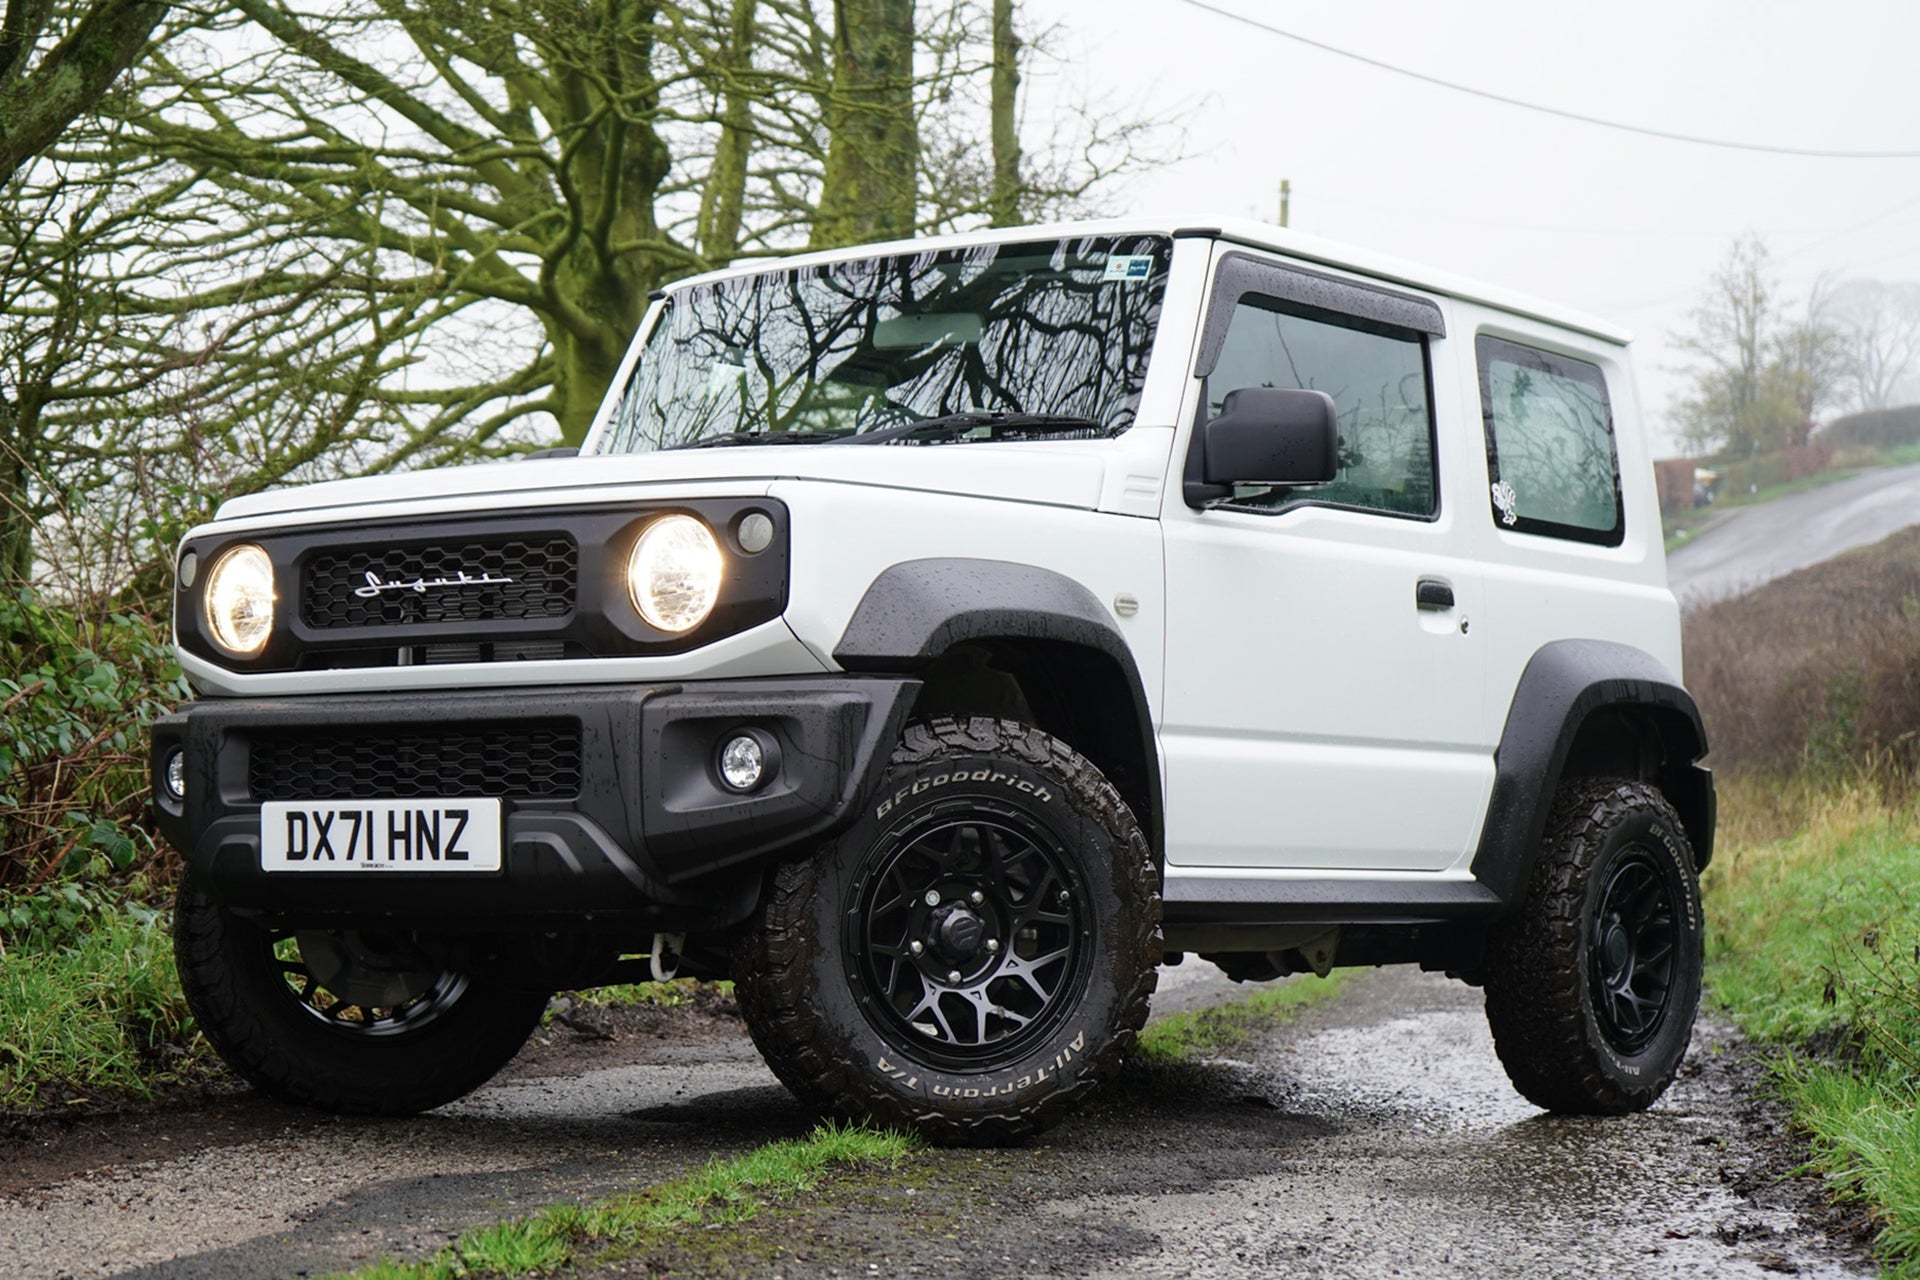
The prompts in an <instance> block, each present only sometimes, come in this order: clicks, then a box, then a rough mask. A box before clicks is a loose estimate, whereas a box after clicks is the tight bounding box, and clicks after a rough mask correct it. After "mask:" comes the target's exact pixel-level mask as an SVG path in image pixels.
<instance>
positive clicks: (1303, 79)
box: [1023, 0, 1920, 453]
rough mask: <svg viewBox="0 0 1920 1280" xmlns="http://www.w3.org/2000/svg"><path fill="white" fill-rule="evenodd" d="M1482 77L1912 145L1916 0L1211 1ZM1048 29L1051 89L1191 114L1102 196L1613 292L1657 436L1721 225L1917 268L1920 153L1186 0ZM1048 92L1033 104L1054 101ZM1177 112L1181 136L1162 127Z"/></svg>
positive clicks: (1128, 107) (1058, 11) (1073, 18)
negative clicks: (1166, 155)
mask: <svg viewBox="0 0 1920 1280" xmlns="http://www.w3.org/2000/svg"><path fill="white" fill-rule="evenodd" d="M1207 3H1209V4H1211V5H1214V6H1216V7H1218V8H1221V9H1226V10H1230V11H1233V12H1236V13H1240V14H1244V15H1246V16H1248V17H1251V18H1254V19H1257V20H1258V21H1261V22H1264V23H1267V24H1269V25H1271V26H1276V27H1280V28H1282V29H1284V30H1287V31H1291V32H1294V33H1297V34H1299V35H1301V36H1305V37H1308V38H1310V39H1312V40H1316V41H1319V42H1321V43H1323V44H1328V45H1333V46H1336V47H1338V48H1341V49H1345V50H1349V51H1351V52H1353V53H1357V54H1361V55H1364V56H1366V57H1368V58H1372V59H1376V60H1378V61H1381V62H1387V63H1391V64H1395V65H1397V66H1403V67H1406V68H1409V69H1412V70H1415V71H1418V72H1421V73H1424V74H1427V75H1431V76H1435V77H1438V78H1441V79H1445V80H1450V81H1456V82H1458V83H1461V84H1465V85H1469V86H1472V87H1473V88H1476V89H1481V90H1484V91H1487V92H1490V93H1496V94H1500V95H1503V96H1506V97H1510V98H1517V99H1522V100H1525V101H1528V102H1536V103H1540V104H1543V105H1546V106H1550V107H1554V108H1558V109H1560V110H1563V111H1569V112H1575V113H1579V114H1583V115H1588V116H1596V117H1601V118H1605V119H1608V120H1617V121H1621V122H1624V123H1628V124H1633V125H1639V126H1643V127H1646V128H1652V129H1659V130H1665V131H1669V132H1676V133H1684V134H1691V135H1697V136H1703V137H1709V138H1716V139H1725V140H1730V141H1737V142H1748V143H1763V144H1767V145H1772V146H1783V147H1799V148H1812V149H1823V150H1846V151H1871V150H1890V151H1909V152H1917V153H1920V93H1917V92H1916V89H1915V85H1916V82H1920V4H1916V3H1914V2H1913V0H1823V2H1822V3H1818V4H1815V3H1808V2H1803V0H1663V2H1660V3H1653V2H1651V0H1616V2H1615V3H1612V4H1608V5H1604V6H1602V5H1593V6H1578V7H1577V8H1576V6H1574V5H1571V4H1565V3H1551V2H1548V3H1543V2H1542V0H1471V2H1470V3H1467V2H1464V0H1456V2H1455V3H1436V2H1435V0H1207ZM1023 13H1024V16H1025V20H1026V22H1027V23H1028V25H1029V26H1030V27H1038V26H1053V27H1055V28H1056V30H1055V32H1054V36H1053V39H1052V47H1053V50H1054V52H1055V53H1056V54H1057V55H1059V56H1058V57H1057V58H1055V59H1041V60H1039V61H1038V62H1037V63H1036V64H1035V66H1034V68H1033V74H1032V75H1030V77H1029V80H1030V87H1031V89H1032V91H1033V93H1032V98H1031V100H1030V111H1031V112H1032V115H1031V116H1030V118H1029V122H1028V131H1029V132H1030V133H1032V132H1035V131H1037V130H1038V129H1040V128H1042V127H1043V122H1044V116H1045V113H1046V111H1047V103H1048V102H1049V100H1050V98H1051V96H1052V95H1056V94H1063V93H1064V94H1067V95H1070V96H1075V97H1079V98H1085V99H1090V100H1092V101H1095V102H1097V103H1098V102H1104V103H1106V104H1107V105H1108V106H1109V107H1110V108H1111V109H1112V110H1113V111H1115V112H1124V113H1131V114H1140V113H1149V114H1151V115H1152V116H1154V117H1155V118H1157V119H1164V120H1167V121H1169V122H1170V123H1173V124H1175V125H1177V126H1178V128H1179V129H1180V130H1182V131H1184V144H1183V145H1182V154H1183V156H1184V158H1182V159H1180V160H1179V161H1178V162H1176V163H1173V164H1169V165H1167V166H1164V167H1162V168H1159V169H1157V170H1155V171H1153V172H1151V173H1146V174H1142V175H1139V176H1137V177H1135V178H1133V179H1131V180H1129V181H1128V183H1127V184H1126V186H1125V187H1124V188H1121V189H1119V190H1117V191H1116V192H1114V193H1113V194H1112V195H1111V196H1110V201H1111V204H1112V206H1113V208H1112V212H1115V213H1122V212H1139V213H1161V212H1174V211H1179V212H1192V213H1196V214H1199V213H1206V212H1213V213H1215V214H1237V215H1247V216H1253V217H1259V218H1262V219H1266V220H1269V221H1271V220H1273V219H1274V218H1275V216H1276V212H1277V204H1278V187H1279V181H1280V179H1281V178H1283V177H1285V178H1288V179H1290V180H1291V182H1292V188H1293V195H1292V219H1291V222H1292V225H1293V226H1295V227H1298V228H1300V229H1301V230H1304V231H1310V232H1312V233H1314V234H1316V235H1323V236H1327V237H1330V238H1332V239H1336V240H1344V241H1347V242H1349V243H1353V244H1358V245H1365V246H1368V247H1372V248H1377V249H1380V250H1384V251H1388V252H1391V253H1394V254H1396V255H1399V256H1401V257H1405V258H1409V259H1412V260H1414V261H1417V262H1422V263H1428V264H1431V265H1435V266H1440V267H1445V268H1447V269H1449V270H1453V271H1458V272H1460V273H1462V274H1465V275H1471V276H1475V277H1478V278H1480V279H1483V280H1486V281H1489V282H1492V283H1497V284H1501V285H1507V286H1510V287H1513V288H1517V289H1522V290H1525V291H1527V292H1529V293H1534V294H1539V295H1541V296H1544V297H1547V298H1551V299H1554V300H1556V301H1561V302H1566V303H1569V304H1572V305H1574V306H1578V307H1581V308H1583V309H1586V310H1589V311H1592V312H1595V313H1597V314H1599V315H1601V316H1604V317H1607V318H1608V319H1611V320H1614V321H1616V322H1618V323H1620V324H1623V325H1625V326H1627V327H1629V328H1631V329H1632V330H1633V331H1634V333H1635V335H1636V343H1635V349H1636V352H1637V364H1638V367H1639V375H1640V384H1641V390H1642V394H1643V397H1644V399H1645V401H1646V403H1647V406H1648V409H1649V412H1650V422H1649V425H1650V427H1652V429H1653V430H1654V432H1655V441H1656V445H1657V446H1658V447H1659V448H1660V451H1661V452H1663V453H1664V452H1669V451H1671V450H1672V449H1673V447H1674V446H1673V445H1672V444H1671V442H1670V441H1669V440H1667V439H1666V438H1665V434H1666V423H1667V409H1668V406H1669V405H1670V403H1671V401H1672V400H1673V398H1674V396H1675V395H1676V394H1677V392H1678V391H1679V389H1680V386H1681V378H1680V375H1679V372H1678V366H1679V365H1680V363H1681V358H1680V357H1679V356H1678V355H1677V354H1676V353H1675V352H1674V350H1673V348H1672V337H1673V335H1674V334H1675V333H1676V332H1679V331H1683V330H1685V329H1686V328H1687V314H1688V312H1689V310H1690V309H1691V308H1692V306H1693V305H1694V302H1695V299H1696V298H1697V296H1698V294H1699V292H1700V289H1701V287H1702V285H1703V284H1704V282H1705V280H1706V278H1707V276H1708V275H1709V273H1710V272H1712V270H1713V269H1714V267H1715V266H1716V265H1717V264H1718V263H1719V261H1720V260H1721V259H1722V257H1723V256H1724V255H1725V253H1726V251H1727V247H1728V245H1729V243H1730V242H1731V240H1732V239H1733V238H1734V237H1735V236H1737V235H1739V234H1741V233H1743V232H1746V231H1754V232H1757V233H1758V234H1760V235H1761V236H1762V237H1763V238H1764V239H1765V240H1766V242H1767V243H1768V245H1769V247H1770V248H1771V249H1772V250H1773V252H1774V255H1775V260H1776V266H1777V268H1778V272H1777V274H1778V276H1779V280H1780V283H1781V285H1782V292H1783V293H1785V294H1788V295H1791V296H1792V297H1793V298H1795V299H1797V298H1799V297H1802V296H1804V294H1805V292H1806V289H1807V287H1808V286H1809V285H1810V284H1811V283H1812V282H1813V281H1814V279H1815V278H1816V277H1818V276H1819V275H1820V274H1821V273H1822V272H1827V271H1831V272H1836V273H1838V274H1839V275H1840V276H1842V277H1857V276H1865V277H1874V278H1879V279H1885V280H1920V158H1915V159H1884V160H1859V159H1856V160H1839V159H1810V158H1800V157H1794V156H1786V155H1770V154H1761V153H1756V152H1749V151H1738V150H1732V149H1727V148H1721V147H1712V146H1700V145H1694V144H1689V143H1683V142H1672V141H1663V140H1660V139H1656V138H1650V137H1641V136H1636V135H1631V134H1627V133H1622V132H1618V131H1615V130H1611V129H1605V128H1600V127H1596V126H1594V125H1590V124H1583V123H1579V122H1576V121H1573V120H1566V119H1559V118H1555V117H1552V116H1548V115H1544V114H1540V113H1537V112H1534V111H1528V110H1524V109H1521V108H1517V107H1513V106H1507V105H1502V104H1499V103H1494V102H1489V101H1485V100H1482V99H1478V98H1474V97H1470V96H1468V95H1466V94H1462V93H1458V92H1455V91H1452V90H1449V89H1445V88H1441V87H1438V86H1435V85H1431V84H1425V83H1421V82H1420V81H1417V80H1414V79H1412V78H1409V77H1407V76H1403V75H1397V74H1394V73H1392V72H1389V71H1384V70H1380V69H1376V68H1374V67H1369V66H1364V65H1361V64H1360V63H1357V62H1354V61H1351V60H1348V59H1345V58H1342V57H1339V56H1337V55H1335V54H1332V53H1328V52H1324V51H1321V50H1318V49H1314V48H1310V47H1307V46H1305V45H1302V44H1299V43H1297V42H1295V41H1291V40H1288V39H1285V38H1283V37H1281V36H1278V35H1270V34H1267V33H1265V32H1262V31H1258V30H1255V29H1253V28H1250V27H1247V26H1243V25H1241V24H1238V23H1236V22H1233V21H1231V20H1230V19H1228V18H1225V17H1222V16H1219V15H1217V14H1215V13H1211V12H1208V11H1206V10H1205V9H1202V8H1198V7H1195V6H1193V5H1191V4H1188V3H1185V2H1183V0H1025V2H1024V10H1023ZM1033 116H1038V117H1040V118H1038V119H1036V118H1033ZM1175 141H1176V137H1175V136H1174V135H1170V136H1169V138H1168V144H1169V146H1172V145H1174V143H1175Z"/></svg>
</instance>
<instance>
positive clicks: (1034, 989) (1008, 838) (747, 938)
mask: <svg viewBox="0 0 1920 1280" xmlns="http://www.w3.org/2000/svg"><path fill="white" fill-rule="evenodd" d="M1160 954H1161V944H1160V876H1159V869H1158V867H1157V866H1156V865H1155V862H1154V858H1153V855H1152V853H1151V852H1150V851H1149V849H1148V846H1147V842H1146V839H1145V837H1144V836H1143V835H1142V834H1141V831H1140V828H1139V825H1138V824H1137V823H1136V822H1135V821H1134V817H1133V814H1132V813H1131V811H1130V810H1129V809H1128V808H1127V806H1126V804H1125V802H1123V801H1122V800H1121V799H1120V796H1119V794H1118V793H1117V792H1115V791H1114V789H1113V787H1112V786H1111V785H1109V784H1108V782H1107V780H1106V779H1105V778H1104V777H1103V776H1102V775H1101V774H1100V772H1099V770H1097V769H1095V768H1094V767H1093V765H1091V764H1090V763H1088V762H1087V761H1086V760H1085V759H1084V758H1082V757H1081V756H1080V755H1078V754H1077V753H1076V752H1074V751H1073V749H1072V748H1070V747H1068V746H1067V745H1066V744H1065V743H1062V742H1060V741H1058V740H1057V739H1055V738H1052V737H1050V736H1048V735H1047V734H1045V733H1042V732H1040V731H1039V730H1037V729H1033V728H1030V727H1028V726H1026V725H1023V724H1020V723H1017V722H1015V721H1011V720H989V719H984V718H975V719H972V720H966V721H960V720H953V719H946V718H941V719H936V720H934V721H932V722H931V723H927V724H916V725H913V726H911V727H909V728H908V730H907V731H906V733H905V735H904V736H903V738H902V742H901V745H900V747H899V748H898V749H897V750H896V751H895V753H894V756H893V759H892V761H891V763H890V765H889V767H888V770H887V773H886V781H885V785H884V786H883V787H881V788H880V789H879V790H878V792H877V793H876V794H875V796H874V798H873V799H872V800H871V801H870V802H869V804H868V805H867V807H866V808H865V809H864V810H863V812H862V814H861V816H860V817H859V818H858V819H857V820H856V821H855V823H854V825H853V826H852V828H851V829H849V830H848V831H847V832H846V834H844V835H843V836H841V837H840V838H839V839H838V840H836V841H835V842H834V843H833V844H832V845H830V846H829V847H828V848H826V849H824V850H823V851H821V852H820V853H819V854H817V855H816V856H815V857H813V858H811V859H808V860H806V861H802V862H794V863H789V864H786V865H783V866H782V867H780V868H779V869H778V870H777V871H776V872H775V874H774V875H773V877H772V881H771V883H770V884H769V886H768V889H767V892H766V894H765V896H764V899H763V901H762V904H761V907H760V909H759V911H758V913H757V914H756V916H755V918H754V919H753V921H752V922H751V924H750V925H749V927H748V929H747V930H746V932H745V933H744V935H743V936H742V937H741V939H740V940H739V943H738V944H737V946H736V948H735V952H734V979H735V984H736V992H737V994H738V996H739V999H740V1006H741V1010H742V1012H744V1013H745V1014H746V1018H747V1025H748V1027H749V1029H750V1030H751V1031H752V1033H753V1038H754V1041H755V1043H756V1044H757V1045H758V1046H759V1048H760V1052H761V1053H762V1055H763V1056H765V1058H766V1060H767V1062H768V1064H769V1065H770V1066H771V1067H772V1068H773V1070H774V1073H775V1074H776V1075H778V1076H779V1077H780V1079H781V1080H782V1081H783V1082H784V1083H785V1084H786V1085H787V1086H788V1087H789V1088H790V1089H792V1090H793V1092H794V1093H795V1094H796V1095H798V1096H799V1097H800V1098H801V1099H802V1100H803V1101H806V1102H808V1103H810V1104H812V1105H814V1106H817V1107H819V1108H820V1109H822V1110H827V1111H832V1112H837V1113H839V1114H841V1115H844V1116H849V1117H855V1118H864V1119H868V1120H871V1121H874V1122H876V1123H879V1124H881V1125H885V1126H889V1127H898V1128H908V1129H913V1130H916V1131H917V1132H919V1133H920V1134H921V1135H922V1136H924V1137H926V1138H928V1139H929V1140H931V1141H934V1142H939V1143H947V1144H966V1145H977V1144H990V1143H999V1142H1008V1141H1012V1140H1015V1139H1018V1138H1021V1137H1023V1136H1025V1135H1028V1134H1031V1133H1036V1132H1038V1131H1039V1130H1041V1129H1044V1128H1046V1127H1047V1126H1048V1125H1050V1124H1053V1123H1054V1122H1055V1121H1057V1120H1059V1119H1060V1118H1061V1117H1062V1116H1063V1115H1065V1114H1066V1113H1067V1112H1068V1111H1070V1110H1071V1109H1072V1108H1073V1107H1075V1106H1076V1105H1078V1104H1079V1103H1080V1102H1081V1101H1082V1100H1083V1099H1084V1098H1086V1097H1087V1096H1088V1095H1089V1094H1090V1093H1091V1092H1092V1091H1093V1089H1094V1088H1095V1087H1096V1085H1097V1084H1098V1083H1099V1082H1100V1081H1101V1080H1103V1079H1106V1078H1108V1077H1110V1076H1112V1075H1113V1074H1114V1073H1115V1072H1116V1071H1117V1070H1119V1067H1120V1062H1121V1059H1122V1057H1123V1056H1124V1055H1125V1053H1126V1051H1127V1050H1128V1049H1129V1048H1130V1047H1131V1046H1132V1044H1133V1040H1134V1036H1135V1034H1136V1033H1137V1032H1138V1031H1139V1029H1140V1026H1141V1024H1142V1023H1144V1022H1145V1021H1146V1016H1147V1001H1148V998H1149V997H1150V996H1151V995H1152V993H1153V986H1154V980H1155V965H1156V964H1158V962H1159V959H1160Z"/></svg>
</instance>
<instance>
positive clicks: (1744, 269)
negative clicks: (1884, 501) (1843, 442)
mask: <svg viewBox="0 0 1920 1280" xmlns="http://www.w3.org/2000/svg"><path fill="white" fill-rule="evenodd" d="M1769 263H1770V258H1769V254H1768V251H1767V246H1766V244H1765V243H1764V242H1763V241H1761V240H1760V239H1759V238H1758V237H1757V236H1746V237H1743V238H1741V239H1740V240H1737V241H1735V242H1734V244H1733V245H1732V247H1731V248H1730V249H1729V250H1728V253H1727V258H1726V260H1725V261H1724V262H1723V263H1722V264H1721V266H1720V269H1719V270H1718V271H1716V272H1715V273H1714V275H1713V277H1712V278H1711V280H1710V281H1709V282H1708V286H1707V289H1706V291H1705V293H1704V294H1703V295H1702V298H1701V301H1700V305H1699V306H1698V307H1696V308H1695V309H1694V312H1693V330H1692V331H1691V332H1690V333H1686V334H1682V335H1680V336H1679V337H1678V339H1677V340H1676V345H1678V346H1679V348H1680V349H1681V350H1682V351H1685V352H1687V353H1688V354H1689V355H1691V356H1692V357H1693V358H1694V364H1693V367H1692V369H1691V370H1689V386H1688V388H1687V391H1686V393H1685V394H1684V396H1683V397H1682V399H1681V400H1680V402H1679V404H1678V405H1677V406H1676V418H1677V420H1678V423H1679V426H1680V428H1681V433H1682V435H1683V436H1684V437H1685V438H1686V439H1687V441H1688V443H1689V444H1690V445H1691V446H1692V447H1693V448H1695V449H1697V450H1701V451H1708V450H1716V449H1717V450H1721V451H1724V452H1725V453H1726V454H1728V455H1746V454H1752V453H1758V452H1762V451H1765V450H1771V449H1779V448H1783V447H1786V446H1789V445H1796V444H1804V443H1806V440H1807V436H1808V433H1809V432H1811V431H1812V429H1813V424H1814V419H1815V416H1816V415H1817V414H1818V413H1819V412H1820V411H1821V410H1822V409H1824V408H1826V407H1828V406H1830V405H1832V404H1833V403H1834V402H1835V400H1836V399H1837V396H1838V393H1839V389H1840V386H1841V381H1842V366H1843V353H1844V345H1843V343H1842V342H1841V340H1840V336H1839V332H1838V330H1837V329H1836V327H1835V324H1834V321H1833V318H1832V315H1831V314H1830V313H1831V304H1830V298H1831V291H1832V286H1831V283H1830V282H1828V281H1825V280H1822V281H1819V282H1816V284H1815V285H1814V287H1813V289H1812V290H1811V291H1810V292H1809V294H1808V296H1807V298H1806V299H1805V300H1804V302H1803V303H1802V304H1801V305H1800V307H1799V308H1798V313H1797V314H1791V315H1790V314H1788V312H1787V310H1786V307H1785V306H1784V305H1783V304H1782V302H1781V300H1780V297H1779V291H1778V287H1777V285H1776V283H1775V281H1774V279H1773V274H1772V269H1771V267H1770V265H1769Z"/></svg>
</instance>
